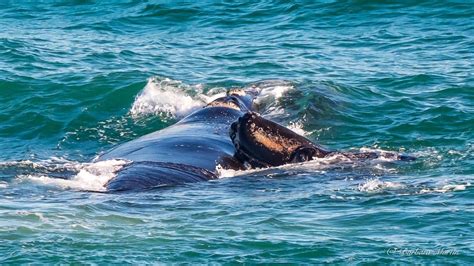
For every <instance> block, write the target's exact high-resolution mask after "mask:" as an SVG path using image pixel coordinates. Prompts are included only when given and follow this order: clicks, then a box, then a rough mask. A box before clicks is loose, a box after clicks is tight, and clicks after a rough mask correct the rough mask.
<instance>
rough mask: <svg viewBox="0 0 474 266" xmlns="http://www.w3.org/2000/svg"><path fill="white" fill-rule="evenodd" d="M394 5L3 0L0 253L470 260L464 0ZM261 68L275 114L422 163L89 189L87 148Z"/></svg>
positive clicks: (121, 137) (470, 24)
mask: <svg viewBox="0 0 474 266" xmlns="http://www.w3.org/2000/svg"><path fill="white" fill-rule="evenodd" d="M400 2H402V3H393V2H392V1H362V0H360V1H356V0H354V1H349V0H347V1H295V2H290V1H260V2H259V3H252V2H250V1H249V2H246V3H244V2H242V3H238V2H230V1H229V2H228V1H196V3H185V2H176V3H174V1H114V2H113V3H112V1H111V2H106V1H100V2H99V1H97V2H96V1H54V3H53V1H51V2H50V1H40V2H36V1H35V2H29V1H24V2H23V3H20V4H19V3H17V1H2V2H1V3H0V99H1V102H0V150H1V153H0V255H1V256H0V262H1V263H51V262H53V263H77V262H84V263H105V262H109V263H151V262H181V261H189V262H198V263H206V262H220V263H224V262H246V263H258V262H264V263H270V262H281V263H285V262H300V263H302V262H311V263H323V262H326V263H346V262H354V263H355V262H376V263H387V262H396V261H401V262H405V263H420V262H421V263H448V262H452V263H455V264H463V263H468V262H471V263H472V262H473V257H472V254H474V252H473V251H474V237H473V236H474V234H473V227H474V226H473V220H474V208H473V199H474V189H473V186H472V183H473V177H474V141H473V137H474V132H473V129H474V115H473V114H474V71H473V69H474V55H473V51H474V3H473V2H472V1H422V2H419V1H400ZM268 79H272V80H276V81H273V83H272V82H270V83H268V82H267V83H265V84H270V85H268V86H267V90H266V94H265V95H263V96H262V97H261V98H260V101H261V102H262V105H263V106H264V107H265V108H264V109H265V112H266V115H267V116H269V117H271V118H272V119H274V120H277V121H279V122H281V123H283V124H285V125H288V126H289V127H291V128H293V129H295V130H298V131H299V132H301V133H304V134H306V135H307V137H309V138H310V139H312V140H314V141H317V142H319V143H321V144H322V145H325V146H326V147H329V148H331V149H356V150H359V149H361V148H362V149H375V150H389V151H403V152H406V153H410V154H414V155H416V156H417V157H419V160H417V161H416V162H414V163H397V162H391V161H384V160H380V161H372V162H366V163H355V162H340V161H338V160H337V159H335V158H329V159H325V160H317V161H313V162H310V163H307V164H303V165H292V166H283V167H279V168H276V169H269V170H264V171H249V172H232V171H223V172H222V173H221V174H222V177H223V178H221V179H220V180H217V181H214V182H204V183H196V184H190V185H185V186H180V187H172V188H168V189H159V190H154V191H147V192H143V193H120V194H106V193H97V192H86V190H95V191H97V190H100V188H101V184H102V183H103V182H104V180H106V179H107V178H109V177H110V175H111V174H112V173H113V171H114V169H116V167H119V166H120V162H108V163H106V164H104V165H94V164H90V161H91V160H92V159H93V158H94V157H95V156H96V155H98V154H100V153H101V152H103V151H106V150H108V149H110V148H111V147H113V146H114V145H117V144H118V143H123V142H125V141H127V140H131V139H134V138H136V137H138V136H141V135H143V134H145V133H148V132H153V131H156V130H159V129H161V128H164V127H166V126H168V125H171V124H173V123H174V122H176V121H177V120H178V119H179V118H180V117H182V116H183V115H185V114H187V113H189V112H190V111H191V110H193V108H197V107H198V106H200V105H202V104H203V103H204V102H206V101H207V100H209V99H210V98H212V97H213V95H216V94H217V93H219V92H222V91H225V89H226V88H229V87H233V86H245V85H247V84H250V83H252V82H255V81H259V80H268ZM284 81H286V82H284ZM142 90H143V92H142V93H141V91H142Z"/></svg>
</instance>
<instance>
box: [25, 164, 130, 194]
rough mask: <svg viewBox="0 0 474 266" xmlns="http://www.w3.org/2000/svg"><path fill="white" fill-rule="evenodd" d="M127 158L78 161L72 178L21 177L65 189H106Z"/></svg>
mask: <svg viewBox="0 0 474 266" xmlns="http://www.w3.org/2000/svg"><path fill="white" fill-rule="evenodd" d="M128 163H129V162H128V161H125V160H108V161H100V162H96V163H85V164H80V163H77V164H76V166H75V168H76V169H79V173H77V174H76V175H75V176H74V177H72V178H71V179H61V178H54V177H49V176H47V175H24V176H20V177H19V178H20V179H22V180H28V181H32V182H35V183H39V184H42V185H51V186H56V187H60V188H64V189H77V190H88V191H105V187H104V185H105V184H106V183H107V182H108V181H109V180H110V179H112V178H113V177H115V175H116V173H117V171H119V170H120V169H121V168H122V167H123V166H124V165H126V164H128Z"/></svg>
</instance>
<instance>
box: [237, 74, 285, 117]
mask: <svg viewBox="0 0 474 266" xmlns="http://www.w3.org/2000/svg"><path fill="white" fill-rule="evenodd" d="M250 88H251V89H253V90H256V91H257V92H258V96H257V98H256V99H255V104H256V105H257V106H259V107H260V108H262V109H266V108H265V106H268V107H267V108H268V110H267V112H279V111H280V108H273V110H272V111H270V108H272V107H274V106H273V105H274V104H275V103H277V102H278V101H279V99H280V98H282V97H283V96H284V95H285V94H286V93H287V92H288V91H290V90H293V89H294V86H293V84H291V83H289V82H287V81H282V80H273V81H272V80H269V81H263V82H260V83H257V84H255V85H252V86H251V87H250ZM246 89H249V88H246Z"/></svg>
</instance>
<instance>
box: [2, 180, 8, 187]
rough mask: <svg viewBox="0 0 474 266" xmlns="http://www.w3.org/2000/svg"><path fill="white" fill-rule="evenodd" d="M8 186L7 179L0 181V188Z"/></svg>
mask: <svg viewBox="0 0 474 266" xmlns="http://www.w3.org/2000/svg"><path fill="white" fill-rule="evenodd" d="M7 187H8V183H7V182H5V181H0V188H7Z"/></svg>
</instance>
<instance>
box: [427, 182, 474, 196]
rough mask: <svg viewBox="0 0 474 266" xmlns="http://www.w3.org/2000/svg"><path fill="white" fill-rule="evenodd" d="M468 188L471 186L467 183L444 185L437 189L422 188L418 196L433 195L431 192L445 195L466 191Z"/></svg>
mask: <svg viewBox="0 0 474 266" xmlns="http://www.w3.org/2000/svg"><path fill="white" fill-rule="evenodd" d="M470 186H471V183H469V182H467V183H465V184H446V185H442V186H441V187H437V188H424V189H422V190H420V192H419V194H427V193H433V192H434V193H446V192H451V191H462V190H466V188H467V187H470Z"/></svg>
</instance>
